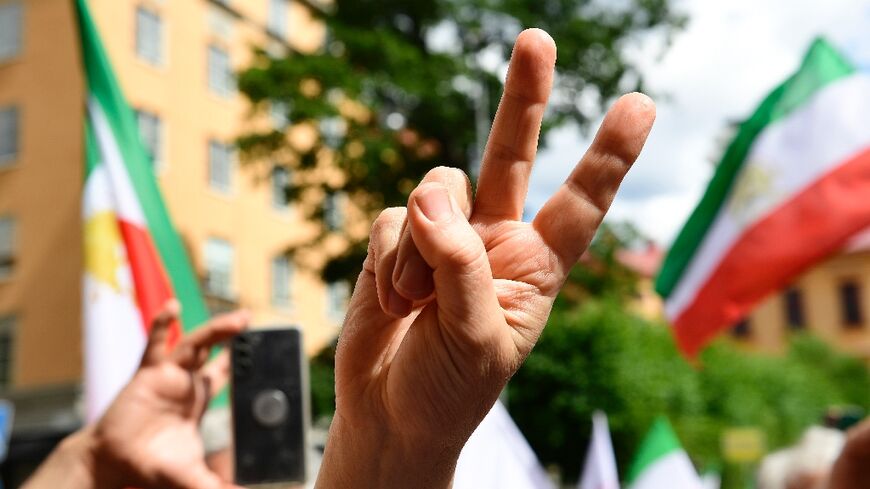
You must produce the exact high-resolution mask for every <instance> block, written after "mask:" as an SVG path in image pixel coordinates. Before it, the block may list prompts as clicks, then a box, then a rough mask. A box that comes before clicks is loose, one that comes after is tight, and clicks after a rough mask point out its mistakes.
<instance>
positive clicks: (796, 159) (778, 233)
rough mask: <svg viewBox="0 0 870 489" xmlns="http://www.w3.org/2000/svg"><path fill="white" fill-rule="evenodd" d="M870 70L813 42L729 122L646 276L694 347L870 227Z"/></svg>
mask: <svg viewBox="0 0 870 489" xmlns="http://www.w3.org/2000/svg"><path fill="white" fill-rule="evenodd" d="M868 196H870V75H868V74H867V73H860V72H857V71H856V70H855V69H854V68H853V66H852V65H851V64H850V63H849V62H848V61H846V60H845V59H844V58H843V57H842V56H841V55H840V54H839V53H838V52H837V51H836V50H835V49H834V48H833V47H832V46H831V45H830V44H828V43H827V42H825V41H824V40H821V39H820V40H816V41H815V42H814V43H813V44H812V46H811V47H810V49H809V51H808V52H807V54H806V56H805V58H804V60H803V62H802V64H801V66H800V68H799V69H798V71H797V72H796V73H795V74H794V75H792V76H791V77H789V78H788V79H787V80H786V81H785V82H783V83H782V84H781V85H780V86H779V87H777V88H776V89H775V90H774V91H773V92H771V93H770V94H769V95H768V96H767V97H766V98H765V99H764V100H763V101H762V103H761V105H760V106H759V107H758V109H757V110H756V111H755V113H754V114H753V115H752V116H751V117H750V118H749V119H747V120H746V121H745V122H743V123H742V124H740V125H739V127H738V128H737V134H736V137H735V138H734V140H733V141H732V142H731V143H730V145H729V146H728V148H727V150H726V152H725V155H724V156H723V159H722V161H721V162H720V163H719V165H718V167H717V169H716V172H715V174H714V175H713V178H712V180H711V182H710V184H709V186H708V187H707V191H706V192H705V194H704V196H703V197H702V198H701V201H700V203H699V204H698V207H697V208H696V209H695V210H694V212H693V213H692V215H691V216H690V217H689V220H688V221H687V222H686V224H685V226H684V227H683V229H682V230H681V232H680V233H679V235H678V236H677V239H676V240H675V241H674V244H673V246H672V247H671V250H670V252H669V254H668V256H667V258H666V259H665V262H664V264H663V266H662V270H661V272H660V274H659V276H658V278H657V281H656V289H657V290H658V292H659V293H660V294H661V295H662V296H663V297H664V298H665V313H666V315H667V317H668V319H669V321H670V322H671V323H672V324H673V327H674V332H675V335H676V338H677V342H678V344H679V346H680V349H681V350H682V351H683V352H684V353H686V354H687V355H689V356H693V355H695V354H697V353H698V352H699V351H700V350H701V349H702V348H703V347H704V345H706V344H707V343H708V342H709V341H710V340H712V338H713V337H715V336H716V335H717V334H718V333H719V332H721V331H723V330H725V329H727V328H728V327H730V326H731V325H734V324H735V323H737V322H739V321H740V320H741V319H743V318H744V317H745V316H746V315H747V314H749V313H750V312H751V311H752V309H753V308H754V307H755V306H756V305H757V304H758V303H759V302H760V301H761V300H763V299H764V298H765V297H766V296H768V295H769V294H771V293H773V292H774V291H776V290H779V289H781V288H784V287H786V286H787V285H789V283H790V282H792V281H793V280H794V279H795V278H797V276H799V275H800V274H801V273H802V272H804V271H805V270H807V269H808V268H809V267H811V266H812V265H814V264H816V263H818V262H819V261H820V260H823V259H824V258H826V257H828V256H829V255H831V254H832V253H834V252H836V251H838V250H840V249H842V247H843V246H844V244H845V243H846V242H847V241H848V239H849V238H850V237H852V236H853V235H855V234H856V233H857V232H859V231H861V230H863V229H865V228H866V227H867V226H868V225H870V198H868Z"/></svg>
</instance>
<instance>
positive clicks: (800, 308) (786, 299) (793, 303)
mask: <svg viewBox="0 0 870 489" xmlns="http://www.w3.org/2000/svg"><path fill="white" fill-rule="evenodd" d="M783 304H784V306H785V311H784V312H785V323H786V326H787V327H788V329H789V330H791V331H802V330H805V329H806V328H807V315H806V302H805V301H804V293H803V291H802V290H801V289H799V288H797V287H789V288H787V289H786V290H785V292H783Z"/></svg>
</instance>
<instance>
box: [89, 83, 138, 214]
mask: <svg viewBox="0 0 870 489" xmlns="http://www.w3.org/2000/svg"><path fill="white" fill-rule="evenodd" d="M88 116H89V117H90V119H91V123H92V127H93V129H94V135H95V136H96V139H97V144H99V146H100V157H101V161H100V162H101V163H102V164H104V165H105V166H106V168H107V169H108V172H109V179H110V180H111V183H110V185H111V188H112V190H113V193H114V196H115V199H116V200H115V203H116V207H115V212H116V213H117V215H118V219H121V220H123V221H126V222H128V223H130V224H135V225H138V226H139V227H142V228H147V223H146V221H145V215H144V214H143V212H142V208H141V207H140V205H139V201H138V200H137V196H136V192H135V190H134V189H133V185H132V183H131V182H130V176H129V174H128V173H127V168H126V166H125V165H124V159H123V156H121V150H120V148H118V141H116V140H115V134H114V133H113V132H112V128H111V126H110V125H109V121H108V120H107V119H106V114H105V112H103V108H102V106H100V102H99V101H98V100H97V99H96V98H94V97H90V98H89V99H88Z"/></svg>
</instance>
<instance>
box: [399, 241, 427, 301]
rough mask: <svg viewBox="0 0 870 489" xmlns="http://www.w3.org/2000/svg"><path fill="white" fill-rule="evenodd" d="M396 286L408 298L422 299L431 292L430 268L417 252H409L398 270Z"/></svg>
mask: <svg viewBox="0 0 870 489" xmlns="http://www.w3.org/2000/svg"><path fill="white" fill-rule="evenodd" d="M395 285H396V288H397V289H399V290H401V291H402V293H403V295H404V296H405V297H407V298H408V299H414V300H422V299H425V298H426V297H429V294H431V293H432V290H433V288H434V284H433V282H432V269H431V268H430V267H429V265H428V264H427V263H426V262H425V261H424V260H423V257H421V256H420V255H418V254H417V253H410V254H409V255H408V258H407V260H406V261H405V265H404V266H403V267H402V269H401V270H400V272H399V278H398V279H397V280H396V284H395Z"/></svg>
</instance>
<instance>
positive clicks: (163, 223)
mask: <svg viewBox="0 0 870 489" xmlns="http://www.w3.org/2000/svg"><path fill="white" fill-rule="evenodd" d="M76 8H77V12H78V20H79V27H80V33H81V46H82V50H81V51H82V59H83V62H84V72H85V76H86V85H87V102H86V118H85V135H84V137H85V140H86V145H85V146H86V147H85V153H86V154H85V161H86V164H85V181H84V191H83V195H82V218H83V221H84V241H85V242H84V250H85V259H84V282H83V294H82V299H83V302H84V304H83V313H84V318H83V336H84V347H85V362H84V363H85V402H86V415H87V417H88V419H89V420H93V419H96V418H97V417H98V416H99V415H100V414H101V413H102V412H103V410H104V409H105V408H106V407H107V406H108V405H109V403H110V402H111V401H112V399H113V398H114V397H115V395H116V394H117V393H118V391H119V390H120V389H121V387H123V386H124V384H126V382H127V381H128V380H129V379H130V377H131V375H132V374H133V372H134V371H135V370H136V367H137V366H138V364H139V361H140V357H141V355H142V352H143V350H144V348H145V341H146V338H147V334H148V328H149V327H150V324H151V321H152V319H154V317H155V315H156V314H157V313H158V312H159V311H160V309H161V307H162V306H163V305H164V303H165V302H166V301H167V300H169V299H170V298H173V297H175V298H177V299H178V300H179V301H180V302H181V305H182V309H181V323H182V324H180V325H179V324H175V325H173V330H172V341H177V339H178V338H179V337H180V334H181V330H182V327H184V328H185V329H187V328H191V327H193V326H195V325H197V324H199V323H201V322H203V321H204V320H205V319H206V318H207V311H206V308H205V304H204V302H203V300H202V297H201V295H200V293H199V287H198V284H197V281H196V279H195V276H194V273H193V270H192V268H191V266H190V262H189V261H188V259H187V256H186V255H185V252H184V248H183V247H182V244H181V240H180V239H179V236H178V234H177V233H176V232H175V230H174V229H173V227H172V224H171V223H170V220H169V216H168V214H167V212H166V207H165V206H164V204H163V200H162V198H161V197H160V191H159V190H158V188H157V183H156V181H155V178H154V174H153V172H152V169H151V166H150V164H149V158H148V156H147V153H146V151H145V149H144V147H143V146H142V144H141V142H140V140H139V133H138V131H137V127H136V122H135V120H134V117H133V112H132V110H131V109H130V107H129V106H128V105H127V102H126V101H125V100H124V97H123V95H122V93H121V90H120V87H119V85H118V82H117V80H115V77H114V75H113V73H112V68H111V66H110V64H109V59H108V57H107V56H106V53H105V50H104V49H103V46H102V43H101V42H100V37H99V34H98V32H97V29H96V27H95V25H94V22H93V19H92V18H91V15H90V13H89V12H88V8H87V4H86V2H85V0H76ZM49 198H50V196H49Z"/></svg>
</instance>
